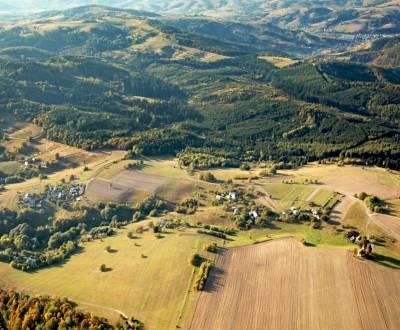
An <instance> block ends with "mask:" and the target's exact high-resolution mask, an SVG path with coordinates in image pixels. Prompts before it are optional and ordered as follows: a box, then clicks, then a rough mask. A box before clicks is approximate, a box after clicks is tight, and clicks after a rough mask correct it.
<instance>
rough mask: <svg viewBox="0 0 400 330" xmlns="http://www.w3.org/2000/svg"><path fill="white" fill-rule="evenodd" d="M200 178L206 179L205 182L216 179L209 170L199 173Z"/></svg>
mask: <svg viewBox="0 0 400 330" xmlns="http://www.w3.org/2000/svg"><path fill="white" fill-rule="evenodd" d="M200 180H202V181H206V182H216V181H217V179H216V177H215V176H214V174H212V173H210V172H206V173H201V174H200Z"/></svg>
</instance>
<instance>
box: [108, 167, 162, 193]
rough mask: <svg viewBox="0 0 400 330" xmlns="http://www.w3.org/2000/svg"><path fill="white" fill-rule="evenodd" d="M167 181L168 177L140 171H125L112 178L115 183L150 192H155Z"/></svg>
mask: <svg viewBox="0 0 400 330" xmlns="http://www.w3.org/2000/svg"><path fill="white" fill-rule="evenodd" d="M166 182H167V178H166V177H164V176H161V175H156V174H147V173H143V172H140V171H123V172H121V173H120V174H118V175H116V176H115V177H114V178H113V179H112V183H113V184H116V185H121V186H126V187H128V188H134V189H135V190H139V191H148V192H155V191H156V190H157V189H158V188H160V187H161V186H162V185H163V184H165V183H166Z"/></svg>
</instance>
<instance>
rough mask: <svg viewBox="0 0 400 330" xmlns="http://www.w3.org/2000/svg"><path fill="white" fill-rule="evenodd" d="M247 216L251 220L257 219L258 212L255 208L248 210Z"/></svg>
mask: <svg viewBox="0 0 400 330" xmlns="http://www.w3.org/2000/svg"><path fill="white" fill-rule="evenodd" d="M249 217H250V218H251V219H252V220H255V219H257V218H258V217H259V215H258V213H257V210H253V211H250V212H249Z"/></svg>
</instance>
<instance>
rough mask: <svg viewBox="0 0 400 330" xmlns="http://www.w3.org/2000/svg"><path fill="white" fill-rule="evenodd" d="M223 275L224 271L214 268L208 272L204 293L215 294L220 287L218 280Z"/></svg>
mask: <svg viewBox="0 0 400 330" xmlns="http://www.w3.org/2000/svg"><path fill="white" fill-rule="evenodd" d="M224 275H225V271H224V270H223V269H222V268H220V267H218V266H214V267H213V268H212V270H211V272H210V275H209V277H208V279H207V284H206V286H205V288H204V291H206V292H210V293H212V292H217V291H218V290H219V289H220V288H221V287H222V284H221V281H220V279H221V278H222V277H223V276H224Z"/></svg>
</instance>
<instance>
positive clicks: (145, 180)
mask: <svg viewBox="0 0 400 330" xmlns="http://www.w3.org/2000/svg"><path fill="white" fill-rule="evenodd" d="M166 182H167V178H166V177H163V176H161V175H155V174H148V173H143V172H139V171H122V172H121V173H119V174H118V175H116V176H114V177H113V178H112V179H110V180H105V179H102V178H94V179H92V180H90V181H89V182H88V184H87V193H88V194H89V196H91V197H92V198H95V199H99V200H111V201H115V202H125V201H128V200H129V199H130V198H131V197H132V196H133V195H135V194H136V193H139V194H140V195H141V196H143V197H144V196H145V195H146V194H143V192H144V193H155V192H156V191H157V189H159V188H160V187H161V186H162V185H163V184H165V183H166Z"/></svg>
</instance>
